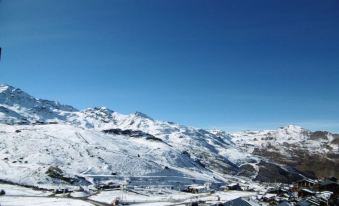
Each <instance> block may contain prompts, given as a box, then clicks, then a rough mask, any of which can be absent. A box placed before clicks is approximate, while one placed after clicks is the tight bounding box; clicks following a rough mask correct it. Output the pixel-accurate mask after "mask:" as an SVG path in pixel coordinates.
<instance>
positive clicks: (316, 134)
mask: <svg viewBox="0 0 339 206" xmlns="http://www.w3.org/2000/svg"><path fill="white" fill-rule="evenodd" d="M328 134H329V132H324V131H316V132H312V133H311V135H310V139H311V140H317V139H327V135H328Z"/></svg>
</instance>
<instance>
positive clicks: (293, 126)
mask: <svg viewBox="0 0 339 206" xmlns="http://www.w3.org/2000/svg"><path fill="white" fill-rule="evenodd" d="M280 129H284V130H290V131H302V130H305V129H304V128H303V127H301V126H298V125H293V124H290V125H287V126H285V127H281V128H280Z"/></svg>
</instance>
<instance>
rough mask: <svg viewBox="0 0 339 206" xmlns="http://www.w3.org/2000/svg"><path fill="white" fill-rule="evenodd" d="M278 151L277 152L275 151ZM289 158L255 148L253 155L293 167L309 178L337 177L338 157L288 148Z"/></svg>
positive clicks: (338, 175)
mask: <svg viewBox="0 0 339 206" xmlns="http://www.w3.org/2000/svg"><path fill="white" fill-rule="evenodd" d="M276 151H278V150H276ZM289 152H290V155H291V156H292V158H291V157H287V156H285V155H284V154H281V153H279V152H275V151H267V150H265V149H258V148H256V149H255V150H254V152H253V154H255V155H259V156H263V157H267V158H269V159H270V160H272V161H275V162H277V163H280V164H285V165H288V166H290V167H293V168H295V169H297V170H298V171H300V172H301V173H303V174H304V175H305V176H308V177H310V178H316V177H318V178H321V177H331V176H334V177H339V170H337V169H336V168H339V155H338V154H335V153H328V154H326V155H319V154H310V153H309V151H307V150H306V151H305V150H301V149H300V148H293V147H290V151H289Z"/></svg>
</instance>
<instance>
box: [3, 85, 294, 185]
mask: <svg viewBox="0 0 339 206" xmlns="http://www.w3.org/2000/svg"><path fill="white" fill-rule="evenodd" d="M232 137H234V136H232ZM239 176H242V178H251V179H256V180H262V181H277V180H278V181H281V182H290V181H293V180H295V179H298V178H300V176H299V175H298V174H296V173H295V172H294V171H293V170H292V169H291V168H285V167H284V166H280V165H276V164H274V163H273V162H270V161H264V159H263V158H261V157H258V156H255V155H253V154H251V152H247V151H243V150H242V148H238V147H237V146H236V145H235V143H234V142H233V141H232V139H231V136H230V135H227V134H226V133H225V132H221V131H207V130H203V129H196V128H192V127H187V126H183V125H179V124H176V123H172V122H165V121H158V120H154V119H152V118H151V117H148V116H147V115H145V114H142V113H140V112H136V113H133V114H129V115H124V114H120V113H117V112H114V111H112V110H110V109H108V108H105V107H96V108H89V109H86V110H83V111H79V110H77V109H75V108H73V107H72V106H68V105H62V104H60V103H57V102H53V101H48V100H42V99H37V98H34V97H32V96H30V95H29V94H27V93H25V92H23V91H22V90H20V89H17V88H14V87H12V86H8V85H0V179H1V180H7V181H11V182H16V183H21V184H27V185H38V186H40V187H41V186H43V187H47V186H46V185H50V184H51V183H55V184H58V185H59V184H60V183H63V184H71V185H72V184H81V185H86V184H92V183H93V182H95V181H105V180H107V179H110V178H113V179H125V178H129V179H131V178H132V179H133V180H134V181H143V178H145V177H147V182H151V181H150V179H151V178H158V179H159V178H160V179H161V181H164V184H169V183H170V184H177V183H178V182H180V183H192V182H199V181H200V182H212V183H213V182H214V183H216V182H223V181H227V180H229V179H230V178H232V177H236V178H238V177H239ZM157 184H160V182H159V180H157ZM52 185H53V184H52Z"/></svg>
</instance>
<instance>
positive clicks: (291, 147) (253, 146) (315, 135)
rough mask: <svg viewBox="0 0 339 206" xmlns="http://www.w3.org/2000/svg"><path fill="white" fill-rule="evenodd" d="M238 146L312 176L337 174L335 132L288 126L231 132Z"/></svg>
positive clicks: (338, 138)
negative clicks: (313, 130)
mask: <svg viewBox="0 0 339 206" xmlns="http://www.w3.org/2000/svg"><path fill="white" fill-rule="evenodd" d="M231 137H232V140H233V142H234V143H235V144H236V145H237V146H238V148H239V149H241V150H243V151H247V152H251V153H252V154H255V155H259V156H263V157H266V158H269V159H271V160H274V161H277V162H280V163H283V164H289V165H291V166H294V167H296V168H298V169H299V170H301V171H303V172H306V173H309V175H316V176H320V177H322V176H337V177H338V176H339V173H338V170H337V169H336V168H338V167H339V160H338V159H339V135H338V134H332V133H329V132H325V131H316V132H312V131H309V130H306V129H304V128H302V127H300V126H296V125H289V126H287V127H281V128H278V129H276V130H263V131H244V132H237V133H233V134H232V135H231Z"/></svg>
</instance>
